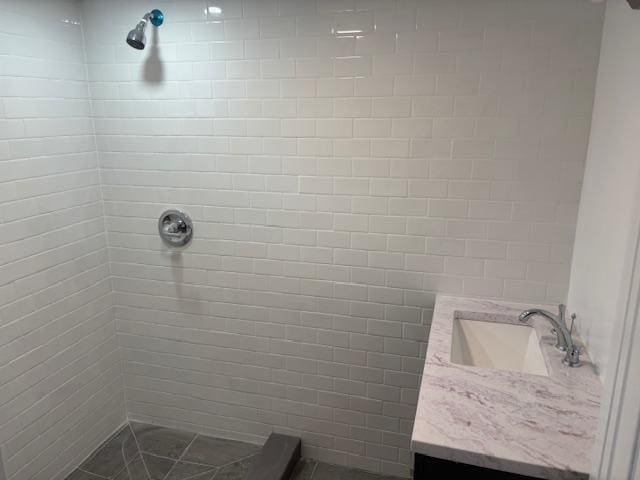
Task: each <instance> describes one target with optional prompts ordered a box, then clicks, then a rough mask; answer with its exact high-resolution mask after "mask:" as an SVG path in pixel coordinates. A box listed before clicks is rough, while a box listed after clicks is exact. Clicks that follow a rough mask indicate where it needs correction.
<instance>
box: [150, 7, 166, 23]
mask: <svg viewBox="0 0 640 480" xmlns="http://www.w3.org/2000/svg"><path fill="white" fill-rule="evenodd" d="M149 21H150V22H151V24H152V25H153V26H155V27H159V26H160V25H162V24H163V23H164V13H162V12H161V11H160V10H158V9H157V8H156V9H154V10H151V15H149Z"/></svg>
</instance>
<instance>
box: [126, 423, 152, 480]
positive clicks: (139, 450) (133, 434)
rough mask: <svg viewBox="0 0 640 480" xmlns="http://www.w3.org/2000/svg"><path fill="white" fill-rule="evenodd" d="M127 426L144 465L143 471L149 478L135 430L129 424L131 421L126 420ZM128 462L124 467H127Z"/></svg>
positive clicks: (149, 474)
mask: <svg viewBox="0 0 640 480" xmlns="http://www.w3.org/2000/svg"><path fill="white" fill-rule="evenodd" d="M127 426H128V427H129V430H130V431H131V436H132V437H133V440H134V442H136V447H137V448H138V456H139V457H140V461H141V462H142V466H143V467H144V471H145V472H147V477H148V478H149V480H151V473H149V469H148V468H147V463H146V462H145V461H144V457H143V456H142V449H141V448H140V443H138V437H136V432H135V431H134V430H133V427H132V426H131V422H127ZM128 466H129V464H127V466H126V467H125V468H127V467H128Z"/></svg>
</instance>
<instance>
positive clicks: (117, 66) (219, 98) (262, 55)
mask: <svg viewBox="0 0 640 480" xmlns="http://www.w3.org/2000/svg"><path fill="white" fill-rule="evenodd" d="M82 7H83V17H84V22H85V34H86V41H87V55H88V68H89V81H90V88H91V92H92V97H93V108H94V112H95V123H96V135H97V144H98V150H99V159H100V167H101V177H102V192H103V196H104V206H105V212H106V223H107V231H108V243H109V252H110V259H111V268H112V275H113V288H114V291H115V300H116V304H117V307H116V318H117V320H116V322H117V331H118V337H119V341H120V347H121V349H122V356H123V362H124V367H123V368H124V372H125V373H124V378H125V389H126V398H127V411H128V413H129V415H130V417H131V418H133V419H138V420H143V421H149V422H156V423H161V424H166V425H168V426H174V427H181V428H186V429H191V430H198V431H202V432H205V433H211V434H216V435H221V436H227V437H235V438H239V439H244V440H250V441H261V440H262V439H263V438H265V436H266V435H268V434H269V433H270V432H271V431H272V430H277V431H281V432H289V433H292V434H295V435H299V436H301V437H302V439H303V442H304V446H305V454H307V455H311V456H313V457H316V458H319V459H321V460H325V461H329V462H334V463H339V464H346V465H351V466H355V467H361V468H365V469H368V470H372V471H379V472H384V473H388V474H397V475H408V473H409V468H410V465H411V455H410V452H409V437H410V432H411V428H412V419H413V413H414V407H415V404H416V399H417V395H418V386H419V381H420V372H421V368H422V361H421V357H422V356H423V354H424V348H425V340H426V338H427V335H428V330H429V323H430V316H431V312H432V307H433V302H434V297H435V295H436V293H437V292H445V293H452V294H462V295H474V296H483V297H493V298H508V299H512V300H522V301H526V302H536V303H537V302H551V303H553V302H558V301H560V300H563V299H564V297H565V295H566V288H567V275H568V272H569V262H570V258H571V247H572V242H573V234H574V223H575V217H576V210H577V202H578V199H579V192H580V185H581V179H582V170H583V166H584V161H585V152H586V148H587V136H588V133H589V125H590V115H591V104H592V96H593V88H594V82H595V73H596V68H597V61H598V52H599V40H600V34H601V22H602V13H603V9H602V6H601V5H594V4H592V3H590V2H588V1H586V0H535V1H532V0H473V1H456V0H424V1H420V0H385V1H376V0H330V1H329V0H317V1H315V0H279V1H278V0H243V1H241V0H224V1H217V0H211V1H182V0H181V1H173V2H171V1H156V2H155V3H153V2H150V1H136V0H133V1H126V2H122V1H110V2H104V1H98V0H87V1H83V2H82ZM152 7H158V8H162V9H163V10H164V11H165V15H166V23H165V25H163V26H162V27H161V28H160V29H157V30H155V29H151V30H152V31H149V32H148V35H147V36H148V45H147V48H146V50H145V51H143V52H140V51H135V50H133V49H131V48H130V47H128V46H127V45H126V44H125V42H124V38H125V36H126V34H127V32H128V30H129V29H131V28H132V27H133V26H134V24H135V22H136V21H137V20H138V18H139V17H140V15H142V14H143V13H144V12H145V11H148V10H149V8H152ZM174 206H177V207H180V208H183V209H185V210H186V211H187V212H189V213H190V215H191V216H192V217H193V220H194V222H195V239H194V241H193V244H192V245H190V246H189V248H188V249H187V250H185V251H184V252H183V253H181V254H172V253H171V252H169V251H168V250H167V249H166V248H164V247H163V246H162V244H161V242H160V240H159V238H158V235H157V232H156V221H157V218H158V215H159V214H160V212H161V211H162V210H163V209H165V208H168V207H174Z"/></svg>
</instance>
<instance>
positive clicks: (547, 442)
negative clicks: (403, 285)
mask: <svg viewBox="0 0 640 480" xmlns="http://www.w3.org/2000/svg"><path fill="white" fill-rule="evenodd" d="M531 307H539V305H530V304H527V305H525V304H516V303H507V302H498V301H487V300H479V299H471V298H457V297H447V296H438V298H437V300H436V306H435V311H434V314H433V322H432V326H431V333H430V336H429V344H428V347H427V355H426V361H425V366H424V372H423V376H422V385H421V387H420V395H419V399H418V407H417V412H416V418H415V423H414V426H413V434H412V437H411V449H412V451H413V452H416V453H421V454H424V455H428V456H432V457H436V458H441V459H446V460H451V461H455V462H461V463H467V464H472V465H477V466H482V467H487V468H492V469H496V470H501V471H508V472H512V473H518V474H521V475H529V476H533V477H541V478H548V479H563V480H566V479H577V478H580V479H582V478H587V477H588V474H589V471H590V467H591V462H592V450H593V447H594V442H595V437H596V433H597V429H598V421H599V413H600V399H601V396H602V384H601V382H600V379H599V377H598V375H597V373H596V369H595V367H594V365H593V363H592V362H591V360H590V359H589V357H588V355H587V354H586V353H583V354H582V355H581V360H582V366H580V367H577V368H570V367H567V366H565V365H564V364H563V363H562V358H563V357H564V353H563V352H560V351H558V350H556V349H555V348H554V347H553V345H555V335H553V334H551V332H550V329H551V324H550V323H549V322H548V321H547V320H545V319H543V318H541V317H539V316H533V317H529V321H528V322H527V323H528V324H529V325H531V326H532V327H533V328H534V329H535V330H536V332H537V334H538V337H539V338H540V345H541V349H542V354H543V357H544V361H545V364H546V367H547V370H548V372H549V376H548V377H544V376H539V375H532V374H526V373H520V372H511V371H503V370H494V369H488V368H479V367H474V366H466V365H459V364H456V363H453V362H452V361H451V360H450V356H451V335H452V330H453V320H454V318H456V317H457V318H466V319H476V320H484V321H492V322H503V323H519V321H518V315H519V313H520V312H521V311H522V310H524V309H526V308H531ZM542 308H545V309H546V310H549V311H551V312H556V311H557V307H554V306H542ZM574 338H575V336H574ZM576 343H577V344H578V345H580V346H581V345H582V343H581V342H580V339H579V338H578V339H576ZM582 351H583V352H584V349H582Z"/></svg>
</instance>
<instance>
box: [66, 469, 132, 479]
mask: <svg viewBox="0 0 640 480" xmlns="http://www.w3.org/2000/svg"><path fill="white" fill-rule="evenodd" d="M77 470H80V471H81V472H84V473H88V474H89V475H93V476H94V477H98V478H104V479H105V480H109V477H103V476H102V475H98V474H97V473H93V472H90V471H89V470H85V469H84V468H80V467H78V468H77ZM120 471H122V470H120ZM118 473H120V472H118Z"/></svg>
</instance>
